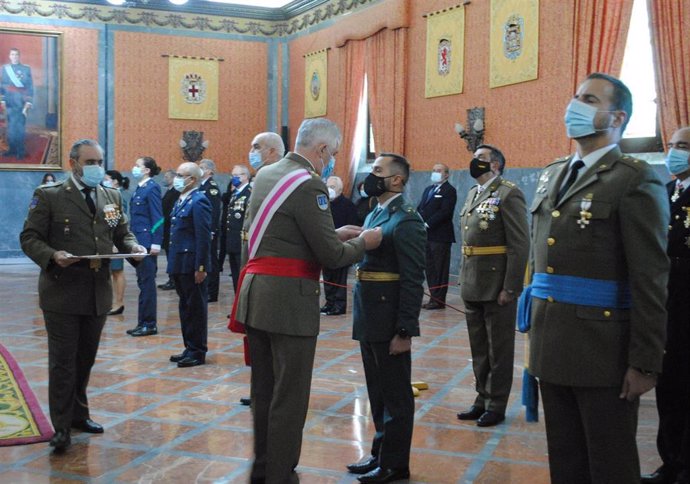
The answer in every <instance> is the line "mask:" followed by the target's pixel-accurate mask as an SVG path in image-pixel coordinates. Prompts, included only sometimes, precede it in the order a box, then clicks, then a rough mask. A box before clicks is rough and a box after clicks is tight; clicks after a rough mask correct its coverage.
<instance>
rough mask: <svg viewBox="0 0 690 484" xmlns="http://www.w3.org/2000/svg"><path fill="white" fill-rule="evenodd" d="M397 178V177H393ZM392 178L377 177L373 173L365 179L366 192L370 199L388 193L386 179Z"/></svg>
mask: <svg viewBox="0 0 690 484" xmlns="http://www.w3.org/2000/svg"><path fill="white" fill-rule="evenodd" d="M391 176H395V175H391ZM391 176H376V175H374V174H373V173H369V174H368V175H367V177H366V178H365V179H364V191H365V192H367V195H369V196H370V197H378V196H381V195H383V194H384V193H386V192H387V191H388V190H386V178H390V177H391Z"/></svg>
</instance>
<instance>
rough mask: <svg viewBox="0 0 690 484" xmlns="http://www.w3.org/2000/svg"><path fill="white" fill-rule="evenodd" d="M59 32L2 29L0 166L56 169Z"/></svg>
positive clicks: (58, 131) (59, 95)
mask: <svg viewBox="0 0 690 484" xmlns="http://www.w3.org/2000/svg"><path fill="white" fill-rule="evenodd" d="M61 47H62V37H61V33H60V32H52V31H51V32H49V31H39V30H25V29H8V28H0V170H51V169H54V170H60V169H62V166H61V161H60V153H61V151H60V139H61V138H60V135H61V132H60V131H61V130H60V125H61V118H62V116H61V112H60V107H61V89H62V77H61V67H60V66H61V60H62V59H61V53H62V48H61Z"/></svg>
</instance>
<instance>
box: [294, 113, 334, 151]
mask: <svg viewBox="0 0 690 484" xmlns="http://www.w3.org/2000/svg"><path fill="white" fill-rule="evenodd" d="M341 140H342V134H340V129H339V128H338V126H337V125H336V124H335V123H334V122H333V121H331V120H330V119H326V118H314V119H305V120H304V121H302V124H301V125H300V127H299V130H298V131H297V140H296V141H295V145H296V146H299V147H301V148H305V149H310V148H314V147H316V146H317V145H318V144H321V143H325V144H327V145H328V147H329V148H331V150H333V151H334V150H335V149H336V148H337V147H338V146H340V141H341Z"/></svg>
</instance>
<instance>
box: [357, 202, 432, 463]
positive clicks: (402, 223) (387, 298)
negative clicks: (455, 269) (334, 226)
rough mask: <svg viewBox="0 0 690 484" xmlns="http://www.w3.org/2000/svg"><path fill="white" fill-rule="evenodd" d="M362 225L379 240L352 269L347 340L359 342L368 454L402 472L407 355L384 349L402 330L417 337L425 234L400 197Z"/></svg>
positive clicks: (406, 453)
mask: <svg viewBox="0 0 690 484" xmlns="http://www.w3.org/2000/svg"><path fill="white" fill-rule="evenodd" d="M364 226H365V228H375V227H380V228H381V231H382V235H383V239H382V241H381V245H380V246H379V247H377V248H376V249H374V250H370V251H367V253H366V255H365V257H364V260H362V262H361V263H360V264H359V266H358V268H357V272H356V274H357V283H356V284H355V289H354V297H353V310H352V322H353V330H352V337H353V338H354V339H355V340H357V341H359V343H360V349H361V352H362V362H363V364H364V374H365V377H366V381H367V392H368V394H369V403H370V406H371V413H372V417H373V419H374V426H375V427H376V434H375V435H374V439H373V444H372V447H371V455H373V456H375V457H378V463H379V467H381V468H382V469H404V468H407V467H409V460H410V445H411V442H412V429H413V424H414V396H413V395H412V388H411V387H410V381H411V369H412V361H411V353H410V352H409V351H408V352H406V353H402V354H398V355H391V354H389V349H388V348H389V345H390V342H391V340H392V339H393V337H394V336H395V335H396V334H399V333H400V331H401V330H404V331H403V332H404V333H406V334H407V335H408V336H419V311H420V309H421V307H422V298H423V296H424V265H425V258H424V255H425V251H426V230H425V228H424V221H423V220H422V218H421V217H420V216H419V214H418V213H417V211H416V210H415V209H414V207H413V206H412V205H411V204H410V203H409V202H408V201H407V200H406V199H405V198H404V197H403V196H398V197H396V198H395V199H393V200H391V201H390V202H389V204H388V205H387V206H386V207H384V208H380V207H377V208H376V209H374V211H373V212H371V213H370V214H369V216H368V217H367V219H366V221H365V225H364Z"/></svg>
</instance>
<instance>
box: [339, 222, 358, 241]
mask: <svg viewBox="0 0 690 484" xmlns="http://www.w3.org/2000/svg"><path fill="white" fill-rule="evenodd" d="M335 233H336V234H338V238H339V239H340V241H341V242H345V241H348V240H350V239H354V238H355V237H357V236H358V235H359V234H361V233H362V227H357V226H356V225H343V226H342V227H340V228H338V229H335Z"/></svg>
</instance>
